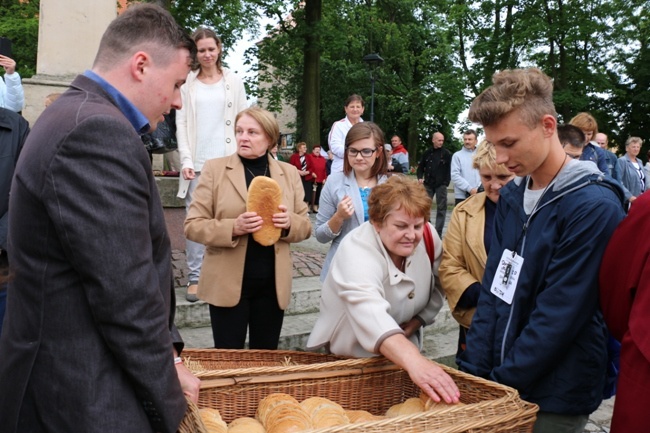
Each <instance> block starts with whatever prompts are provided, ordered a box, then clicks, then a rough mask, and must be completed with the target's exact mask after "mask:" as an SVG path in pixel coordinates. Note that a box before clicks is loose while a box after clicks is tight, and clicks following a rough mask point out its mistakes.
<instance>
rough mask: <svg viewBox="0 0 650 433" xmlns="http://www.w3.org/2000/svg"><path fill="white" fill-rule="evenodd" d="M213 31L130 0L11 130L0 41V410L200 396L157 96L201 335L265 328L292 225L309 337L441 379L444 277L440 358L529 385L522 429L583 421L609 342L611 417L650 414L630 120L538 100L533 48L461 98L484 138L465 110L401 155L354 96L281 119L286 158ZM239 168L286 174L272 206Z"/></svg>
mask: <svg viewBox="0 0 650 433" xmlns="http://www.w3.org/2000/svg"><path fill="white" fill-rule="evenodd" d="M222 54H223V44H222V42H221V39H220V38H219V37H218V36H217V35H216V34H215V33H214V31H212V30H211V29H208V28H199V29H198V30H196V31H195V32H194V34H193V35H192V36H189V35H188V34H186V33H185V32H184V31H183V30H182V29H181V27H180V26H179V25H178V24H177V23H176V22H175V21H174V19H173V18H172V17H171V15H170V14H169V13H168V12H167V11H165V10H164V9H162V8H161V7H159V6H156V5H154V4H139V5H135V6H132V7H129V8H128V9H127V11H126V12H124V13H123V14H121V15H120V16H119V17H118V18H116V19H115V20H114V21H113V22H112V23H111V24H110V26H109V27H108V29H107V30H106V31H105V33H104V35H103V37H102V40H101V43H100V46H99V49H98V51H97V55H96V58H95V61H94V63H93V65H92V67H91V69H89V70H87V71H85V72H84V73H83V74H81V75H79V76H78V77H76V78H75V79H74V81H73V82H72V84H71V85H70V88H69V89H68V90H67V91H66V92H65V93H63V94H62V95H58V94H57V95H52V98H48V101H47V107H48V108H47V109H46V110H45V111H44V112H43V114H42V115H41V116H40V117H39V119H38V121H37V122H36V123H35V124H34V125H33V128H32V129H31V131H30V127H29V125H28V124H27V122H26V121H25V120H24V119H23V118H22V117H21V115H20V114H19V112H20V111H21V109H22V107H23V106H24V92H23V89H22V85H21V83H20V76H19V75H18V73H17V72H16V64H15V62H14V61H13V60H12V59H11V58H9V57H7V56H4V55H0V66H2V67H3V68H4V70H5V75H4V79H3V80H0V270H1V271H2V273H0V284H1V285H2V287H0V353H2V359H3V362H1V363H0V389H2V390H3V392H2V393H0V425H2V426H3V429H6V431H8V432H22V431H44V430H52V431H100V430H102V431H159V432H175V431H177V429H178V426H179V424H180V422H181V419H182V418H183V416H184V414H185V412H186V408H187V399H189V400H192V401H195V402H196V401H197V399H198V392H199V386H200V382H199V380H198V379H197V378H196V377H195V376H194V375H193V374H192V373H191V372H190V371H189V370H188V369H187V368H186V367H185V365H184V364H183V362H182V359H181V357H180V356H181V354H182V350H183V347H184V344H183V341H182V338H181V336H180V334H179V332H178V330H177V329H176V327H175V325H174V314H175V294H174V282H173V270H172V264H171V243H170V239H169V235H168V233H167V228H166V225H165V218H164V215H163V210H162V205H161V201H160V197H159V195H158V192H157V186H156V182H155V178H154V176H153V172H152V170H151V159H150V155H149V154H148V153H147V150H146V149H145V146H144V145H143V141H142V140H141V135H142V134H145V133H151V132H153V131H154V130H155V129H156V128H158V127H159V125H161V123H162V122H169V121H170V116H173V119H172V120H174V121H175V136H176V140H177V143H178V151H179V155H180V162H179V164H180V176H179V191H178V195H179V197H181V198H184V199H185V205H186V212H187V216H186V219H185V222H184V227H183V228H184V234H185V236H186V239H187V244H186V257H187V265H188V269H189V274H188V285H187V288H186V298H187V300H188V301H190V302H197V301H199V300H201V301H204V302H205V303H207V304H208V309H209V313H210V320H211V325H212V334H213V340H214V347H215V348H223V349H243V348H244V347H245V345H246V340H247V336H248V347H249V348H250V349H277V347H278V341H279V339H280V333H281V329H282V323H283V319H284V312H285V310H286V309H287V307H288V306H289V303H290V300H291V291H292V275H293V272H292V263H291V255H290V246H291V244H292V243H298V242H301V241H303V240H305V239H307V238H309V237H310V236H311V235H312V231H313V234H314V236H315V237H316V239H317V240H318V242H321V243H324V244H330V247H329V250H328V253H327V255H326V257H325V260H324V263H323V266H322V271H321V275H320V280H321V283H322V290H321V300H320V313H319V317H318V319H317V321H316V323H315V325H314V328H313V330H312V332H311V334H310V336H309V340H308V342H307V345H306V347H305V349H307V350H320V351H327V352H330V353H333V354H337V355H341V356H348V357H372V356H378V355H383V356H385V357H387V358H388V359H390V360H392V361H393V362H394V363H396V364H397V365H399V366H400V367H402V368H403V369H404V370H406V371H407V372H408V374H409V376H410V377H411V379H412V380H413V382H414V383H415V384H417V385H418V386H419V387H420V388H422V390H423V392H424V393H425V394H427V395H428V396H429V397H430V398H431V399H433V400H434V401H436V402H439V401H442V400H444V401H445V402H446V403H449V404H454V403H458V402H459V401H460V400H462V396H461V394H460V392H459V389H458V387H457V385H456V384H455V383H454V381H453V379H452V378H451V377H450V376H449V375H448V374H447V373H445V371H444V370H442V369H441V368H440V367H438V366H437V365H436V364H435V363H433V362H432V361H431V360H430V359H427V358H426V357H425V356H423V355H422V353H421V349H422V344H423V332H424V328H425V327H426V326H428V325H430V324H432V323H433V322H434V320H435V318H436V316H437V314H438V313H439V311H440V310H441V308H442V306H443V304H444V302H445V300H446V302H447V303H448V304H449V307H450V309H451V312H452V315H453V317H454V318H455V319H456V321H457V322H458V325H459V336H458V348H457V356H456V362H457V364H458V367H459V368H460V369H461V370H463V371H465V372H468V373H471V374H474V375H476V376H480V377H483V378H487V379H490V380H493V381H495V382H498V383H501V384H504V385H508V386H511V387H513V388H515V389H517V390H518V391H519V393H520V395H521V396H522V398H524V399H526V400H529V401H531V402H534V403H536V404H537V405H538V406H539V408H540V410H539V413H538V416H537V420H536V422H535V426H534V430H533V431H534V432H535V433H544V432H554V433H555V432H578V433H581V432H582V431H583V428H584V426H585V424H586V422H587V419H588V416H589V414H590V413H591V412H593V411H594V410H595V409H596V408H597V407H598V406H599V405H600V403H601V401H602V400H603V397H605V398H606V397H608V396H609V395H611V392H609V391H607V390H608V384H609V382H608V379H611V378H609V377H608V375H607V371H608V366H609V365H610V363H611V362H612V356H613V355H616V356H618V352H616V353H615V354H613V353H612V350H611V349H612V347H611V346H610V343H611V342H612V341H614V342H615V343H616V344H620V375H619V376H618V384H617V391H616V392H617V399H616V403H615V409H614V416H613V420H612V432H615V433H616V432H618V433H621V432H628V431H643V429H645V428H646V427H645V423H644V417H645V414H644V410H645V407H646V406H645V404H648V403H650V400H649V399H648V397H646V395H647V393H646V392H645V389H646V388H647V385H648V383H649V382H650V362H649V360H650V346H649V345H648V342H649V341H650V339H649V338H648V332H649V331H648V326H647V325H648V323H647V322H648V320H647V319H646V318H647V317H648V315H647V314H646V310H645V307H646V306H648V304H649V302H648V300H649V299H650V298H649V296H648V294H649V293H650V288H649V287H648V286H649V285H650V276H648V269H647V264H646V262H647V260H646V259H645V258H646V257H647V255H648V251H647V250H648V245H647V242H645V232H646V231H648V230H650V223H648V221H649V215H648V212H650V211H649V210H648V209H649V206H650V203H649V204H644V203H647V202H648V200H650V199H648V194H644V191H646V190H647V189H648V186H649V185H650V175H649V173H648V171H647V170H648V169H650V162H649V163H648V164H649V165H646V166H645V167H644V165H643V162H642V161H641V159H639V153H640V151H641V147H642V145H643V140H642V139H641V138H640V137H634V136H633V137H629V138H628V139H627V141H626V142H625V154H624V155H622V156H620V157H618V156H617V155H616V154H615V153H614V152H612V151H611V149H609V148H608V146H609V143H608V137H607V136H606V135H605V134H603V133H602V132H599V130H598V125H597V122H596V120H595V118H594V117H593V116H592V115H591V114H589V113H586V112H584V113H578V114H576V116H575V117H573V118H572V119H571V120H570V121H569V122H568V123H566V124H558V115H557V112H556V111H555V106H554V104H553V84H552V81H551V79H550V78H549V77H548V76H546V75H545V74H544V73H542V72H541V71H540V70H538V69H536V68H529V69H515V70H505V71H501V72H498V73H496V74H495V75H494V77H493V83H492V85H491V86H490V87H488V88H487V89H486V90H484V91H483V93H481V94H480V95H479V96H478V97H477V98H475V99H474V101H473V102H472V104H471V107H470V110H469V119H470V120H471V121H472V122H474V123H475V124H478V125H481V127H482V128H483V129H484V133H485V139H484V140H482V141H481V142H480V143H479V134H478V133H477V131H476V130H474V129H468V130H466V131H464V132H463V134H462V137H463V147H462V148H461V149H460V150H459V151H457V152H454V153H452V152H450V151H449V150H448V149H447V148H446V147H445V145H444V143H445V137H444V135H443V134H442V133H441V132H435V133H434V134H433V135H432V136H431V142H432V146H431V147H430V148H428V149H427V150H426V151H425V152H423V154H422V155H421V157H420V159H419V164H417V169H416V170H415V177H411V176H408V175H407V174H409V173H411V163H412V162H413V160H414V159H413V158H409V153H408V151H407V149H406V146H405V145H404V143H403V142H402V138H401V136H400V135H399V134H393V135H389V136H385V134H384V131H382V129H381V128H380V127H379V126H378V125H377V124H375V123H374V122H366V121H364V120H363V118H362V116H363V112H364V101H363V98H362V97H361V96H359V95H356V94H354V95H351V96H350V97H349V98H347V100H346V101H345V103H344V106H343V108H344V111H345V117H344V118H343V119H341V120H339V121H337V122H335V123H334V124H333V125H332V127H331V130H330V134H329V137H328V143H327V144H328V146H327V147H328V152H327V153H326V152H324V151H323V147H322V146H321V145H320V144H318V143H313V144H311V145H308V144H307V143H305V142H300V143H298V144H296V145H295V151H294V153H293V154H292V155H291V156H290V157H289V158H288V161H286V162H285V161H284V159H285V156H283V155H282V153H281V152H279V148H278V143H280V130H279V126H278V123H277V121H276V119H275V117H274V115H273V114H272V113H270V112H268V111H266V110H264V109H262V108H260V107H257V106H254V107H248V103H247V99H246V93H245V90H244V86H243V83H242V80H241V79H240V78H239V77H238V76H237V75H236V74H235V73H233V72H232V71H230V70H228V69H227V68H225V67H224V66H223V65H222ZM152 95H155V97H152ZM170 113H171V114H170ZM165 116H166V117H165ZM388 137H390V143H388V142H387V141H386V138H388ZM326 155H327V156H326ZM648 156H649V157H650V154H649V155H648ZM107 173H108V174H110V176H109V175H107ZM256 177H261V178H262V179H264V178H269V179H270V181H272V182H273V183H274V184H277V186H279V189H280V191H281V194H280V195H281V197H280V198H279V200H280V204H279V205H277V208H274V209H272V210H271V212H270V215H269V216H268V218H264V217H263V216H262V215H260V214H258V213H257V212H255V211H252V210H250V209H249V207H248V206H249V199H250V198H251V197H252V195H253V194H252V192H250V191H252V189H251V185H252V183H253V182H254V181H255V178H256ZM270 181H269V182H270ZM255 182H257V181H255ZM451 182H453V185H454V198H455V203H454V204H453V205H454V206H453V211H452V215H451V220H450V223H449V226H448V227H447V230H446V232H444V236H443V230H444V224H445V219H446V213H447V194H448V192H447V190H448V187H449V185H450V183H451ZM249 190H250V191H249ZM249 192H250V194H249ZM434 197H435V200H436V207H437V211H436V217H435V222H434V223H431V222H430V217H431V208H432V203H433V199H434ZM273 206H274V207H275V204H274V205H273ZM310 212H311V213H313V214H315V224H314V225H313V227H312V222H311V220H310V217H309V213H310ZM628 212H629V213H628ZM269 227H270V228H271V229H272V230H276V231H277V233H278V238H277V239H276V240H274V241H273V242H271V243H270V244H266V243H262V242H261V241H259V240H258V238H257V237H256V236H255V235H256V234H259V233H258V232H260V231H261V230H265V229H267V228H269ZM5 298H6V315H5ZM3 316H4V318H3ZM3 319H4V320H3ZM3 324H4V327H2V325H3ZM616 347H619V346H616ZM614 380H616V377H614ZM608 392H609V394H608ZM89 402H92V404H89ZM111 415H114V416H111ZM117 415H119V416H117ZM3 431H4V430H3Z"/></svg>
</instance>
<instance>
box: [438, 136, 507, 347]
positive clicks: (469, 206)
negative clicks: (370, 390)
mask: <svg viewBox="0 0 650 433" xmlns="http://www.w3.org/2000/svg"><path fill="white" fill-rule="evenodd" d="M473 166H474V168H476V169H478V171H479V175H480V177H481V184H482V186H483V189H484V192H481V193H478V194H475V195H473V196H471V197H469V198H468V199H466V200H465V201H463V202H462V203H461V204H459V205H458V206H456V207H455V208H454V211H453V213H452V215H451V221H450V222H449V227H448V228H447V232H446V233H445V237H444V239H443V241H442V248H443V253H442V261H441V263H440V269H439V271H438V272H439V275H440V283H441V285H442V288H443V290H444V292H445V294H446V295H447V302H448V303H449V308H450V309H451V314H452V315H453V316H454V319H456V321H457V322H458V323H459V324H460V331H459V335H458V355H460V354H461V353H462V352H463V351H464V350H465V336H466V335H467V330H468V329H469V326H470V324H471V323H472V316H473V315H474V311H476V305H477V304H478V295H479V293H480V292H481V281H482V280H483V271H485V262H486V261H487V251H489V248H490V241H491V239H492V222H493V221H494V212H495V210H496V203H497V200H499V191H500V190H501V188H502V187H503V186H504V185H505V184H506V183H508V182H509V181H510V180H511V179H512V178H514V175H513V174H512V173H510V172H509V171H508V169H507V168H506V167H505V166H504V165H503V164H497V163H496V153H495V151H494V147H493V146H492V145H491V144H488V143H487V142H485V141H484V142H483V143H481V145H480V146H479V147H478V149H477V151H476V154H475V155H474V162H473Z"/></svg>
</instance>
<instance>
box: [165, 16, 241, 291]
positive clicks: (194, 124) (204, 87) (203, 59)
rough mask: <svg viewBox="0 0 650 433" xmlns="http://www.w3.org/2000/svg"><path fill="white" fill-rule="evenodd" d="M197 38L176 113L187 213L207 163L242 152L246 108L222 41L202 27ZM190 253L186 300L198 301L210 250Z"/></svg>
mask: <svg viewBox="0 0 650 433" xmlns="http://www.w3.org/2000/svg"><path fill="white" fill-rule="evenodd" d="M192 38H193V39H194V42H196V47H197V55H196V60H197V63H198V64H197V65H196V67H195V68H194V69H193V70H192V71H191V72H190V73H189V75H188V76H187V81H186V82H185V84H183V86H182V87H181V97H182V102H183V108H182V109H180V110H178V111H177V112H176V128H177V131H176V136H177V138H178V151H179V153H180V158H181V170H182V171H181V176H180V179H179V191H178V197H180V198H184V199H185V208H186V210H189V207H190V204H191V203H192V194H193V192H194V189H195V188H196V185H197V184H198V181H199V176H200V174H201V169H202V168H203V164H204V163H205V162H206V161H207V160H209V159H213V158H219V157H223V156H228V155H232V154H233V153H235V151H236V150H237V143H236V141H235V128H234V127H235V116H237V113H239V112H240V111H242V110H243V109H245V108H246V107H247V102H246V91H245V89H244V83H243V82H242V80H241V79H240V78H239V77H238V76H237V75H235V74H234V73H233V72H231V71H230V70H228V69H227V68H224V67H223V66H222V65H221V55H222V52H223V45H222V43H221V39H219V37H218V36H217V35H216V34H215V33H214V32H213V31H212V30H210V29H207V28H199V29H198V30H197V31H195V32H194V34H193V35H192ZM185 248H186V249H185V254H186V256H187V266H188V268H189V274H188V285H187V295H186V299H187V300H188V301H190V302H195V301H197V300H198V298H197V296H196V291H197V288H198V281H199V273H200V269H201V264H202V263H203V254H204V251H205V248H204V247H203V245H201V244H199V243H196V242H192V241H190V240H187V241H186V247H185Z"/></svg>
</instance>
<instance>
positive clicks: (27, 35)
mask: <svg viewBox="0 0 650 433" xmlns="http://www.w3.org/2000/svg"><path fill="white" fill-rule="evenodd" d="M38 10H39V0H30V1H25V2H22V3H21V2H19V1H18V0H2V1H1V2H0V35H2V36H3V37H6V38H9V39H10V40H11V43H12V55H13V59H14V60H15V61H16V70H17V71H18V72H20V75H21V77H23V78H29V77H31V76H32V75H34V74H35V73H36V53H37V51H38Z"/></svg>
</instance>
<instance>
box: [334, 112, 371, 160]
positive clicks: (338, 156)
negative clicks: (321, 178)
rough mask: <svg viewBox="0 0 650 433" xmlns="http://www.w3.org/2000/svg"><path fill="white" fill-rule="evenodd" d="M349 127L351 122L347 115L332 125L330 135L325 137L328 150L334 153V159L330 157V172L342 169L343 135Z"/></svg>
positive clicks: (343, 156) (360, 120)
mask: <svg viewBox="0 0 650 433" xmlns="http://www.w3.org/2000/svg"><path fill="white" fill-rule="evenodd" d="M359 122H363V119H359ZM350 128H352V122H350V119H348V117H347V116H346V117H344V118H343V119H341V120H339V121H338V122H335V123H334V125H332V129H331V130H330V135H329V137H328V138H327V142H328V144H329V147H330V150H331V151H332V153H333V154H334V159H332V171H331V172H332V173H338V172H341V171H343V158H345V137H346V135H348V131H349V130H350Z"/></svg>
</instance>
